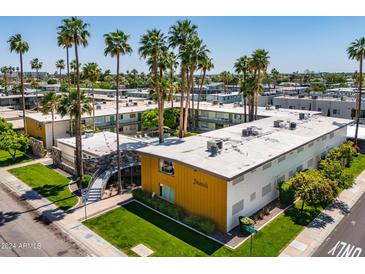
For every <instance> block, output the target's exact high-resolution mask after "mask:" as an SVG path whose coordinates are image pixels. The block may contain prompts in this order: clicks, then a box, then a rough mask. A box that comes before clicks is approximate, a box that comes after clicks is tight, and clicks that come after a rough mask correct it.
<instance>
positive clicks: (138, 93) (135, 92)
mask: <svg viewBox="0 0 365 274" xmlns="http://www.w3.org/2000/svg"><path fill="white" fill-rule="evenodd" d="M125 95H126V96H127V97H132V98H143V99H150V98H151V96H150V92H149V90H148V89H127V90H126V91H125Z"/></svg>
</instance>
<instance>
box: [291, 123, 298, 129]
mask: <svg viewBox="0 0 365 274" xmlns="http://www.w3.org/2000/svg"><path fill="white" fill-rule="evenodd" d="M296 128H297V123H295V122H290V124H289V129H290V130H294V129H296Z"/></svg>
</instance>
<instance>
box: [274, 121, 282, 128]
mask: <svg viewBox="0 0 365 274" xmlns="http://www.w3.org/2000/svg"><path fill="white" fill-rule="evenodd" d="M283 122H284V121H283V120H275V121H274V127H280V124H281V123H283Z"/></svg>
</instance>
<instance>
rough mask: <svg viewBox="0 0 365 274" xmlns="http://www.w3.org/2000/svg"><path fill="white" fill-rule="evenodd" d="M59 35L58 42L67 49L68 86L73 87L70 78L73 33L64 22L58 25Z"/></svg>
mask: <svg viewBox="0 0 365 274" xmlns="http://www.w3.org/2000/svg"><path fill="white" fill-rule="evenodd" d="M66 20H68V19H66ZM58 30H59V31H58V32H57V34H58V36H57V44H58V46H59V47H63V48H65V49H66V67H67V83H68V87H69V88H70V87H71V78H70V52H69V49H70V48H71V47H72V40H73V37H72V34H71V33H70V32H69V31H67V26H66V25H65V24H64V25H62V26H59V27H58Z"/></svg>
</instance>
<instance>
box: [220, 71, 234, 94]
mask: <svg viewBox="0 0 365 274" xmlns="http://www.w3.org/2000/svg"><path fill="white" fill-rule="evenodd" d="M219 76H220V79H221V81H222V82H223V87H224V93H227V85H228V84H229V83H230V82H231V81H232V74H231V73H230V72H229V71H223V72H221V74H220V75H219Z"/></svg>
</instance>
